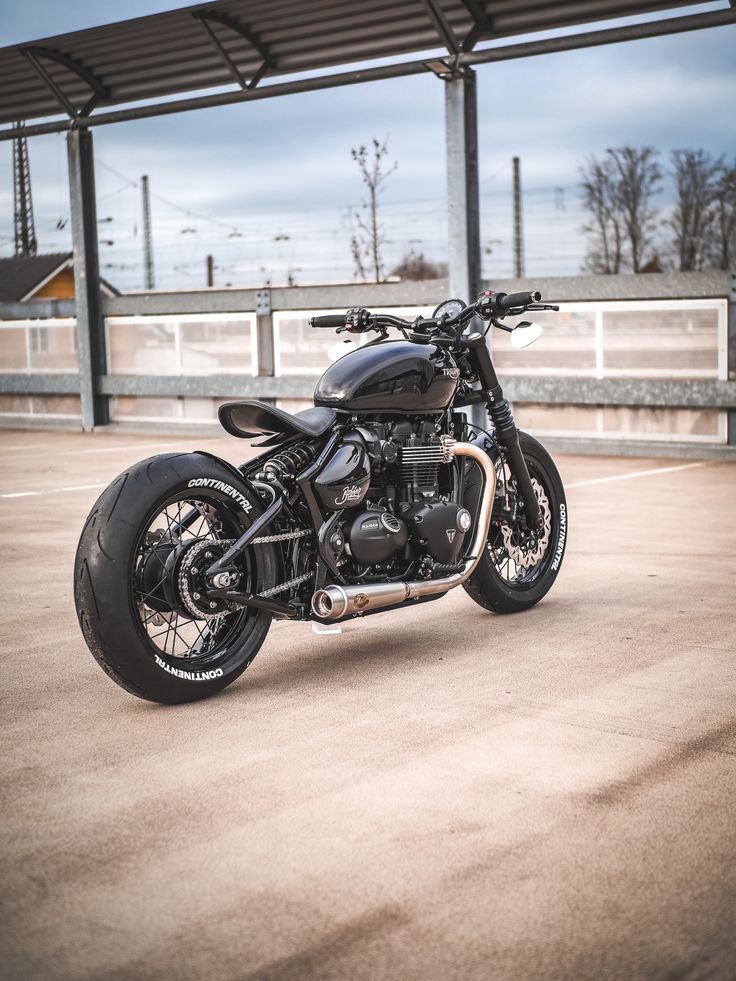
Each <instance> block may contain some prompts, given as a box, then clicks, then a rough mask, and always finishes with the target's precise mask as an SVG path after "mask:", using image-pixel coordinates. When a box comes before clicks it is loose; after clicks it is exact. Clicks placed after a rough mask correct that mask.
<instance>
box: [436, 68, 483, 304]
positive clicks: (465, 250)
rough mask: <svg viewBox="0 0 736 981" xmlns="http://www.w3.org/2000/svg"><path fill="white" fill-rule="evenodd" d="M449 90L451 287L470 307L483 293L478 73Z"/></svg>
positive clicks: (453, 81)
mask: <svg viewBox="0 0 736 981" xmlns="http://www.w3.org/2000/svg"><path fill="white" fill-rule="evenodd" d="M444 84H445V141H446V155H447V226H448V229H447V231H448V259H449V279H450V282H449V287H450V294H451V295H452V296H457V297H459V298H460V299H463V300H465V301H470V300H471V299H473V298H474V297H475V296H477V294H478V293H479V292H480V215H479V205H478V197H479V195H478V113H477V103H476V76H475V72H473V71H468V72H465V73H464V74H463V75H462V76H460V77H459V78H451V79H449V80H448V81H446V82H445V83H444Z"/></svg>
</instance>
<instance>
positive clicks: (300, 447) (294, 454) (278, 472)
mask: <svg viewBox="0 0 736 981" xmlns="http://www.w3.org/2000/svg"><path fill="white" fill-rule="evenodd" d="M313 459H314V447H313V446H312V445H311V444H310V443H299V444H297V445H296V446H289V447H288V448H287V449H285V450H281V451H280V452H279V453H276V454H274V456H272V457H271V459H270V460H266V462H265V463H264V464H263V476H264V477H265V478H266V479H267V480H269V479H270V480H277V481H279V482H281V481H282V480H284V479H287V480H293V479H294V477H296V475H297V474H298V473H299V472H300V471H302V470H303V469H304V468H305V467H306V466H307V464H309V463H311V462H312V460H313Z"/></svg>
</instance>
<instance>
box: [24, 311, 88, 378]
mask: <svg viewBox="0 0 736 981" xmlns="http://www.w3.org/2000/svg"><path fill="white" fill-rule="evenodd" d="M28 350H29V352H30V358H31V364H30V368H31V371H47V372H53V371H59V372H69V371H78V370H79V356H78V353H77V328H76V326H75V325H74V324H51V323H48V324H45V323H39V324H38V325H34V326H32V327H28Z"/></svg>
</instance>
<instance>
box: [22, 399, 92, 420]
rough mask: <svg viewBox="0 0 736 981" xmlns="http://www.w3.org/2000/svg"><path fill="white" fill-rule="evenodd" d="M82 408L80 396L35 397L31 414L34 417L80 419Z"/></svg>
mask: <svg viewBox="0 0 736 981" xmlns="http://www.w3.org/2000/svg"><path fill="white" fill-rule="evenodd" d="M81 411H82V410H81V407H80V401H79V396H78V395H34V396H33V397H32V398H31V413H32V414H33V415H34V416H68V417H69V418H74V419H76V418H79V416H80V415H81Z"/></svg>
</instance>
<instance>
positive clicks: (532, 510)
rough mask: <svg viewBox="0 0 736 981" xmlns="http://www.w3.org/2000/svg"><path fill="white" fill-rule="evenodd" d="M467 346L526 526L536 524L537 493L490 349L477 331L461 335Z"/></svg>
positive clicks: (537, 517) (537, 516) (537, 518)
mask: <svg viewBox="0 0 736 981" xmlns="http://www.w3.org/2000/svg"><path fill="white" fill-rule="evenodd" d="M464 340H465V345H466V346H467V347H468V348H470V359H471V364H472V367H473V368H474V370H475V372H476V374H477V375H478V378H479V380H480V384H481V388H482V390H483V395H484V402H485V405H486V408H487V409H488V414H489V416H490V417H491V420H492V422H493V428H494V430H495V433H496V439H497V440H498V443H499V445H500V447H501V449H502V451H503V453H504V455H505V457H506V462H507V463H508V465H509V469H510V471H511V473H512V475H513V476H514V478H515V480H516V487H517V489H518V492H519V495H520V497H521V500H522V501H523V502H524V516H525V518H526V523H527V527H528V528H536V527H537V524H538V523H539V520H540V517H541V514H540V511H539V503H538V501H537V495H536V494H535V493H534V487H533V486H532V479H531V477H530V476H529V470H528V468H527V465H526V460H525V459H524V454H523V453H522V452H521V446H520V445H519V430H518V429H517V428H516V423H515V422H514V415H513V413H512V411H511V406H510V405H509V403H508V401H507V400H506V399H505V398H504V397H503V390H502V388H501V385H500V384H499V381H498V376H497V375H496V369H495V368H494V367H493V362H492V361H491V353H490V351H489V350H488V346H487V345H486V340H485V337H483V336H482V335H481V334H475V335H471V336H470V337H468V338H464Z"/></svg>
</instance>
